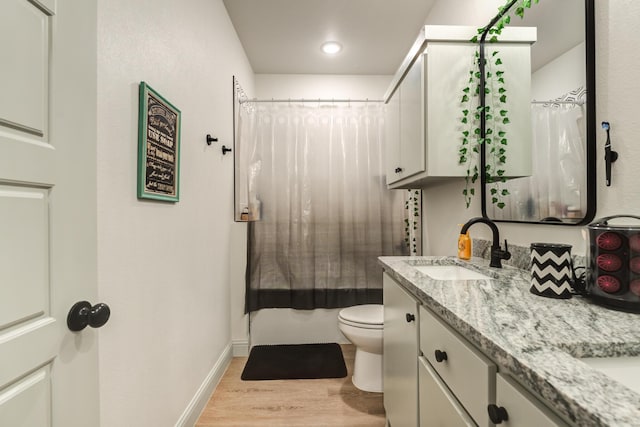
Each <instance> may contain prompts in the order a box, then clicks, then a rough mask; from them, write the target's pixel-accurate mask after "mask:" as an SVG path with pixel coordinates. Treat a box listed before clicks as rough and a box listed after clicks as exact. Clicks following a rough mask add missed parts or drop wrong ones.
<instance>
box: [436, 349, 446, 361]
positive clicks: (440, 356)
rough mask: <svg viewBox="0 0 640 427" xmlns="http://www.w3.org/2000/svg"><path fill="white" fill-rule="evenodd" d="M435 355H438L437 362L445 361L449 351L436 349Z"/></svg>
mask: <svg viewBox="0 0 640 427" xmlns="http://www.w3.org/2000/svg"><path fill="white" fill-rule="evenodd" d="M435 355H436V362H438V363H440V362H444V361H445V360H447V352H446V351H442V350H436V351H435Z"/></svg>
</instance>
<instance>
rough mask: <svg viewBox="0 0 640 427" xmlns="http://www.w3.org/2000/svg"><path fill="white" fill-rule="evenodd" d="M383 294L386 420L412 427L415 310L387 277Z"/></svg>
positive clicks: (412, 302)
mask: <svg viewBox="0 0 640 427" xmlns="http://www.w3.org/2000/svg"><path fill="white" fill-rule="evenodd" d="M383 292H384V294H383V295H384V341H383V342H384V347H383V373H384V376H383V381H384V407H385V410H386V412H387V420H389V423H390V424H391V426H392V427H415V426H417V425H418V326H417V325H418V306H417V302H416V300H415V299H414V298H413V297H412V296H411V295H410V294H408V293H407V291H405V290H404V289H403V288H402V287H401V286H400V285H399V284H398V283H396V282H395V280H393V279H392V278H391V277H390V276H389V275H388V274H387V273H384V277H383ZM407 315H409V316H407ZM413 319H415V320H413Z"/></svg>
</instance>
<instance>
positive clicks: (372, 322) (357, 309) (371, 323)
mask: <svg viewBox="0 0 640 427" xmlns="http://www.w3.org/2000/svg"><path fill="white" fill-rule="evenodd" d="M338 321H339V322H341V323H343V324H345V325H349V326H353V327H355V328H363V329H382V327H383V326H384V306H383V305H382V304H364V305H355V306H353V307H347V308H343V309H342V310H340V313H339V314H338Z"/></svg>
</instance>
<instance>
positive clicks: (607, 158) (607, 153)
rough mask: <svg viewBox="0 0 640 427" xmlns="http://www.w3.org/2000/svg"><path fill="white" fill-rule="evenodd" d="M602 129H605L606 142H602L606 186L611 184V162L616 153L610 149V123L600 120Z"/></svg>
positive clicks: (614, 159) (615, 157) (613, 160)
mask: <svg viewBox="0 0 640 427" xmlns="http://www.w3.org/2000/svg"><path fill="white" fill-rule="evenodd" d="M602 129H604V130H605V131H607V142H606V143H605V144H604V165H605V175H606V177H605V179H606V183H607V187H610V186H611V164H612V163H613V162H615V161H616V160H618V153H617V152H616V151H613V150H612V149H611V138H610V137H609V129H611V125H610V124H609V122H602Z"/></svg>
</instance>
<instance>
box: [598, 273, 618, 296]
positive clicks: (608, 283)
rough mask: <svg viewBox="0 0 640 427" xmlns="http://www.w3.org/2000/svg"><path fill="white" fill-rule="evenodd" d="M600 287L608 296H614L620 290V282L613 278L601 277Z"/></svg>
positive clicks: (599, 278) (599, 279)
mask: <svg viewBox="0 0 640 427" xmlns="http://www.w3.org/2000/svg"><path fill="white" fill-rule="evenodd" d="M598 287H599V288H600V289H602V290H603V291H604V292H606V293H608V294H613V293H616V292H618V291H619V290H620V281H619V280H618V279H616V278H615V277H613V276H600V277H598Z"/></svg>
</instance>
